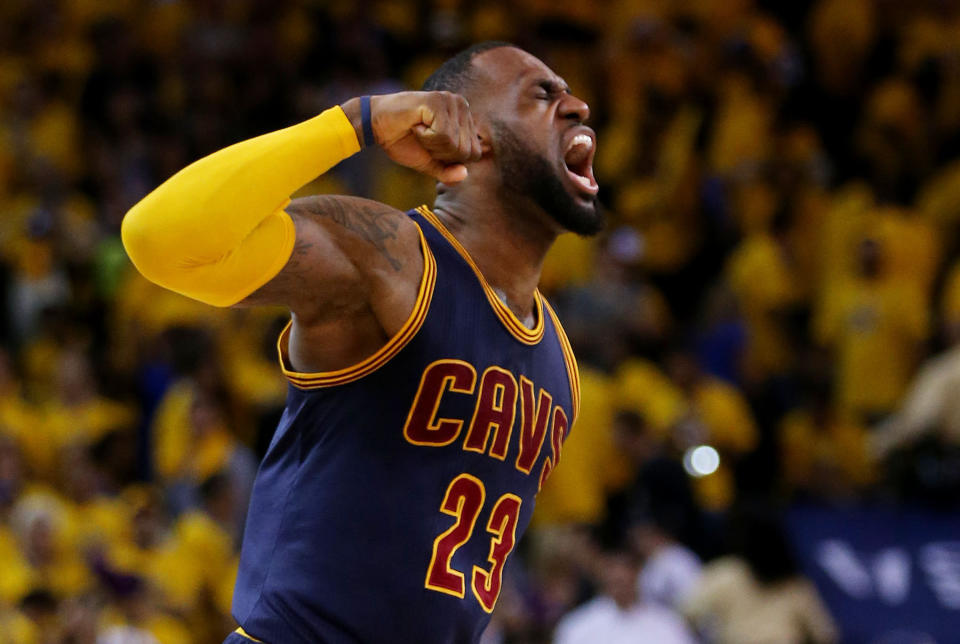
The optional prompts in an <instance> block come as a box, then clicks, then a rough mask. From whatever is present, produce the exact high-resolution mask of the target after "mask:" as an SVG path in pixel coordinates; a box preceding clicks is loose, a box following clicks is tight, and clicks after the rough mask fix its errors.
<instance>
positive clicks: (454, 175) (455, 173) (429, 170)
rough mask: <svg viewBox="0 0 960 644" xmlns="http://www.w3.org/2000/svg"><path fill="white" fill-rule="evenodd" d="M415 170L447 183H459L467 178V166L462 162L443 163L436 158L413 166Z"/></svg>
mask: <svg viewBox="0 0 960 644" xmlns="http://www.w3.org/2000/svg"><path fill="white" fill-rule="evenodd" d="M414 169H415V170H416V171H417V172H422V173H423V174H427V175H430V176H431V177H433V178H434V179H436V180H437V181H441V182H443V183H447V184H454V183H460V182H461V181H463V180H464V179H466V178H467V166H465V165H463V164H462V163H452V164H449V165H448V164H445V163H442V162H440V161H437V160H436V159H431V160H430V162H429V163H427V164H425V165H422V166H418V167H416V168H414Z"/></svg>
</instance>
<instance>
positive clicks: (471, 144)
mask: <svg viewBox="0 0 960 644" xmlns="http://www.w3.org/2000/svg"><path fill="white" fill-rule="evenodd" d="M460 128H461V134H462V136H461V137H460V149H461V151H462V152H463V154H464V160H465V161H478V160H479V159H480V155H479V154H478V151H479V146H478V145H477V127H476V125H475V124H474V122H473V115H472V114H471V113H470V106H469V105H468V104H467V103H466V102H464V110H463V114H462V116H461V121H460Z"/></svg>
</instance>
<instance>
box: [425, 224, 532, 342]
mask: <svg viewBox="0 0 960 644" xmlns="http://www.w3.org/2000/svg"><path fill="white" fill-rule="evenodd" d="M417 212H418V213H420V214H421V215H423V218H424V219H426V220H427V221H429V222H430V223H431V224H432V225H433V227H434V228H436V229H437V230H438V231H439V232H440V234H441V235H443V236H444V237H445V238H446V239H447V241H448V242H450V245H451V246H453V248H454V249H455V250H456V251H457V252H458V253H460V256H461V257H463V259H464V261H466V262H467V264H468V265H469V266H470V268H471V269H472V270H473V272H474V274H475V275H476V276H477V280H478V281H479V282H480V285H481V286H482V287H483V291H484V293H486V295H487V300H488V301H489V302H490V306H491V308H493V312H494V313H496V315H497V317H498V318H500V321H501V322H502V323H503V326H505V327H506V328H507V331H509V332H510V334H511V335H512V336H513V337H515V338H516V339H517V340H519V341H520V342H523V343H524V344H529V345H534V344H537V343H539V342H540V340H542V339H543V329H544V324H543V297H542V296H541V295H540V290H539V289H537V290H536V291H534V293H533V299H534V303H535V308H536V317H537V324H536V326H534V328H532V329H528V328H527V327H526V326H524V324H523V322H521V321H520V320H519V319H518V318H517V316H516V315H514V313H513V311H511V310H510V309H509V308H508V307H507V305H506V304H504V303H503V301H501V299H500V298H499V297H498V296H497V293H496V292H495V291H494V290H493V287H491V286H490V284H488V283H487V280H486V278H485V277H484V276H483V273H481V272H480V269H479V268H478V267H477V264H476V262H474V261H473V258H472V257H470V253H468V252H467V249H466V248H464V247H463V245H462V244H461V243H460V242H459V241H458V240H457V238H456V237H454V236H453V233H451V232H450V231H449V230H447V227H446V226H444V225H443V222H441V221H440V219H439V218H438V217H437V216H436V215H435V214H434V213H433V211H432V210H430V208H428V207H427V206H420V207H419V208H417Z"/></svg>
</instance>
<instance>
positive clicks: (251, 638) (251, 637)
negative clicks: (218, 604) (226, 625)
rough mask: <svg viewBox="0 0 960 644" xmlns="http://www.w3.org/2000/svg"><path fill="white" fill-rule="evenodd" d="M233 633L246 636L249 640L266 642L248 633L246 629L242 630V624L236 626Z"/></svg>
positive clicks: (261, 643)
mask: <svg viewBox="0 0 960 644" xmlns="http://www.w3.org/2000/svg"><path fill="white" fill-rule="evenodd" d="M234 633H236V634H237V635H240V636H242V637H246V638H247V639H248V640H250V641H251V642H259V643H260V644H266V643H265V642H264V641H263V640H258V639H257V638H256V637H254V636H253V635H251V634H250V633H248V632H247V631H245V630H243V627H242V626H240V627H238V628H237V630H235V631H234Z"/></svg>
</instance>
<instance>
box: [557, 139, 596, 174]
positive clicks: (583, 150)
mask: <svg viewBox="0 0 960 644" xmlns="http://www.w3.org/2000/svg"><path fill="white" fill-rule="evenodd" d="M589 156H590V146H588V145H584V144H582V143H581V144H579V145H575V146H573V147H572V148H570V149H569V150H567V154H566V155H565V156H564V157H563V160H564V162H565V163H566V164H567V167H569V168H570V169H571V170H575V169H578V168H580V167H581V166H583V164H584V163H586V161H587V159H588V158H589Z"/></svg>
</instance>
